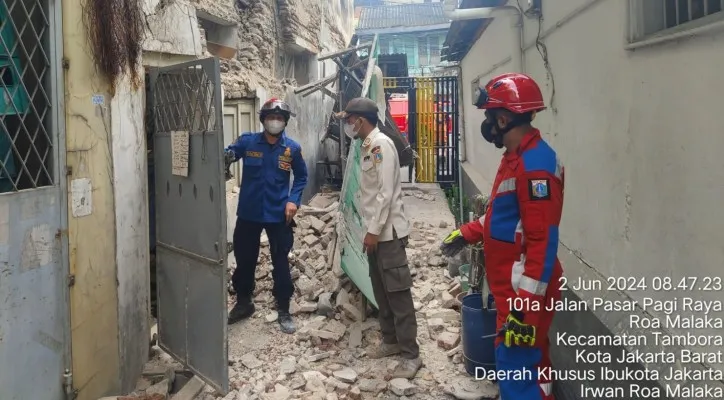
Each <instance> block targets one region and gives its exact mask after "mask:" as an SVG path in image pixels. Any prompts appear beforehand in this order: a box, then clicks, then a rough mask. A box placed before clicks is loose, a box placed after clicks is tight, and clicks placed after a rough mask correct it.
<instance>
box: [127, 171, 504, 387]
mask: <svg viewBox="0 0 724 400" xmlns="http://www.w3.org/2000/svg"><path fill="white" fill-rule="evenodd" d="M338 196H339V195H338V193H327V194H325V193H322V194H319V195H317V196H315V197H314V198H313V199H312V201H311V202H310V204H309V205H307V206H303V207H302V209H301V210H300V214H299V217H298V225H299V232H300V233H299V234H298V238H297V240H296V242H295V249H294V251H293V253H292V255H291V256H290V259H291V260H292V265H293V266H294V267H293V270H292V276H293V277H294V279H295V286H296V288H297V291H296V293H295V296H294V302H293V305H292V313H293V314H294V315H295V317H296V318H297V324H298V326H299V328H300V329H299V330H298V332H297V333H296V334H294V335H283V334H279V328H278V326H277V324H276V323H275V321H276V317H277V315H276V311H275V310H274V301H273V297H272V296H271V284H272V280H271V274H270V272H271V264H270V257H269V250H268V241H266V240H265V236H263V237H262V243H263V246H264V247H263V248H262V255H261V256H260V262H259V264H258V266H257V268H258V269H257V274H256V276H257V289H256V291H255V294H256V297H255V303H256V304H257V312H256V314H255V316H254V317H252V318H251V319H250V320H247V321H244V322H241V323H239V324H235V325H232V326H230V327H229V333H228V340H229V364H230V365H229V379H230V383H231V391H230V392H229V394H228V395H227V396H226V397H223V398H224V399H226V400H257V399H259V400H288V399H306V400H331V399H372V398H383V399H393V398H394V399H398V398H399V399H408V398H410V399H413V398H414V399H430V400H433V399H440V398H443V397H445V394H454V395H455V396H454V398H458V399H495V398H497V388H496V387H495V385H494V384H493V383H491V382H488V381H482V382H475V381H473V380H472V379H470V377H469V376H468V375H467V373H466V372H465V368H464V366H463V363H462V352H461V347H460V334H461V327H460V318H459V309H460V304H459V303H458V300H457V299H456V297H457V295H458V294H459V293H460V292H461V289H460V278H459V277H457V278H451V277H450V274H449V273H448V268H447V262H446V261H445V260H444V259H443V257H441V255H440V250H439V243H440V241H441V240H442V238H444V237H445V236H446V235H447V234H448V233H449V230H450V227H452V226H454V224H455V219H454V218H453V215H452V214H451V212H450V210H449V207H448V200H447V199H446V198H445V195H444V193H443V191H442V190H441V189H440V188H439V186H438V185H436V184H414V185H413V184H407V185H406V186H405V188H404V202H405V207H406V209H408V210H410V216H411V222H412V225H413V230H412V232H411V233H410V242H409V247H408V250H407V251H408V257H409V261H410V265H411V268H412V274H413V277H414V289H413V296H414V300H415V309H416V310H417V320H418V341H419V343H420V345H421V353H422V354H421V357H422V359H423V362H424V365H423V368H422V369H421V370H420V371H419V373H418V375H417V377H416V378H415V379H414V380H411V381H408V380H406V379H390V373H391V372H392V370H394V368H395V367H396V366H397V364H398V363H399V359H394V358H390V359H386V360H384V361H382V368H380V365H379V362H380V361H379V360H370V359H368V358H366V357H365V355H366V351H367V350H368V349H370V348H373V347H374V346H376V345H377V344H378V343H379V342H380V340H381V336H380V333H379V324H378V323H377V321H376V319H375V318H374V311H373V310H374V309H373V307H371V306H368V308H367V313H368V315H370V317H369V318H366V320H365V319H364V318H363V317H362V313H361V311H360V310H361V309H362V306H361V305H362V295H361V293H360V292H359V291H358V290H356V288H355V287H354V285H352V284H351V282H350V281H349V279H346V278H345V277H344V275H343V272H342V271H341V270H335V268H334V265H333V263H332V262H331V260H330V259H329V258H328V251H327V247H328V246H329V245H333V243H332V242H333V240H334V236H335V226H336V224H337V221H336V220H337V215H336V214H337V211H336V210H337V208H338V200H339V199H338ZM236 198H237V195H236V193H235V192H229V195H228V200H227V201H228V205H229V223H228V226H233V223H234V221H235V215H236V204H237V203H236ZM230 234H231V232H230ZM234 268H235V262H234V261H233V257H232V258H230V261H229V274H231V272H232V271H233V269H234ZM229 301H230V305H231V304H232V303H233V298H232V297H231V296H230V298H229ZM156 352H157V353H158V355H157V356H156V357H155V358H154V359H153V360H152V361H151V362H149V366H148V367H147V369H148V370H157V369H158V367H159V366H161V367H163V366H171V367H173V366H175V367H176V368H180V366H179V365H175V363H174V362H173V361H172V359H171V358H170V357H168V356H167V355H165V354H162V353H161V352H160V349H158V348H156ZM148 385H149V381H148V380H147V379H142V380H141V386H140V387H139V388H138V389H139V391H138V392H136V395H140V394H141V393H143V391H142V390H141V389H145V388H146V387H148ZM162 387H163V385H162ZM154 390H157V389H152V392H153V391H154ZM154 393H155V392H154ZM198 398H199V399H200V400H213V399H217V398H218V397H217V394H216V391H215V390H214V389H213V388H211V387H210V386H206V387H205V388H204V389H203V390H202V391H201V393H200V394H199V397H198Z"/></svg>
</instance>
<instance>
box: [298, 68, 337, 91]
mask: <svg viewBox="0 0 724 400" xmlns="http://www.w3.org/2000/svg"><path fill="white" fill-rule="evenodd" d="M337 74H338V73H337V72H335V73H334V74H333V75H330V76H326V77H324V78H322V79H320V80H318V81H314V82H312V83H307V84H306V85H304V86H300V87H298V88H296V89H294V93H295V94H299V93H302V92H305V91H307V90H310V89H314V91H316V90H319V88H320V87H323V86H327V85H329V84H330V83H332V81H334V80H335V79H337Z"/></svg>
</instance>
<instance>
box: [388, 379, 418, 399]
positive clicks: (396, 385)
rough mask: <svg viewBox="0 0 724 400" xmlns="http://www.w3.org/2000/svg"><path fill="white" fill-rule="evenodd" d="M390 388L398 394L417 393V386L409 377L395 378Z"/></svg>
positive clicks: (408, 394)
mask: <svg viewBox="0 0 724 400" xmlns="http://www.w3.org/2000/svg"><path fill="white" fill-rule="evenodd" d="M390 390H391V391H392V393H394V394H396V395H398V396H411V395H413V394H415V392H416V390H417V387H416V386H415V385H413V384H412V383H410V381H408V380H407V379H403V378H395V379H393V380H391V381H390Z"/></svg>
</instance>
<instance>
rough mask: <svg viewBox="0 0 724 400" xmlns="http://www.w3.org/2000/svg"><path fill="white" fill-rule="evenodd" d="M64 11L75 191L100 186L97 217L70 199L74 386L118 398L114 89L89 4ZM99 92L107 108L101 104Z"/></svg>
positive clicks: (71, 2)
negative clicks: (100, 61)
mask: <svg viewBox="0 0 724 400" xmlns="http://www.w3.org/2000/svg"><path fill="white" fill-rule="evenodd" d="M62 9H63V57H64V59H65V60H66V61H67V65H68V68H67V69H66V70H65V82H64V84H65V110H64V111H65V124H66V126H65V131H66V146H67V167H68V168H69V169H70V170H72V174H71V175H69V176H68V181H69V185H68V187H69V188H70V187H71V184H70V183H71V182H73V181H74V180H76V179H82V178H87V179H90V182H91V186H92V198H91V199H90V201H91V202H92V210H91V213H90V215H87V216H83V217H78V218H75V217H73V210H72V207H73V206H72V201H70V198H69V201H68V204H69V210H68V216H69V217H68V244H69V253H70V256H69V258H70V273H71V274H74V275H75V285H74V286H72V287H71V289H70V299H71V342H72V359H73V380H74V382H73V383H74V386H75V387H76V388H77V389H79V390H80V392H79V396H78V399H79V400H91V399H92V400H95V399H97V398H98V397H100V396H102V395H105V394H112V393H117V390H119V389H120V379H119V371H120V368H121V367H120V356H119V340H118V332H119V330H118V328H119V319H118V291H117V286H116V279H117V275H116V246H115V244H116V238H115V213H114V182H113V179H114V178H113V156H112V154H113V149H112V147H111V140H110V136H111V131H110V126H111V111H110V100H109V99H110V97H109V93H108V91H109V85H108V82H106V81H105V80H104V79H103V78H102V77H99V76H98V75H97V73H96V70H95V66H94V65H93V63H92V60H91V59H90V56H89V55H88V54H89V52H90V49H89V48H88V45H87V33H86V31H85V29H84V27H83V23H82V19H81V18H82V15H81V13H82V10H83V7H82V4H81V1H80V0H68V1H64V2H63V3H62ZM96 94H98V95H102V96H103V98H104V101H103V104H99V105H94V104H93V102H92V100H91V99H92V96H93V95H96ZM69 197H70V193H69Z"/></svg>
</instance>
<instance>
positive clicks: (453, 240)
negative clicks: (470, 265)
mask: <svg viewBox="0 0 724 400" xmlns="http://www.w3.org/2000/svg"><path fill="white" fill-rule="evenodd" d="M467 245H468V242H467V241H465V238H464V237H463V234H462V233H460V229H456V230H454V231H452V232H450V234H449V235H447V237H446V238H445V239H444V240H443V241H442V244H441V245H440V250H441V251H442V254H443V255H444V256H446V257H454V256H455V255H456V254H458V253H459V252H460V251H461V250H462V249H463V248H464V247H465V246H467Z"/></svg>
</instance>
